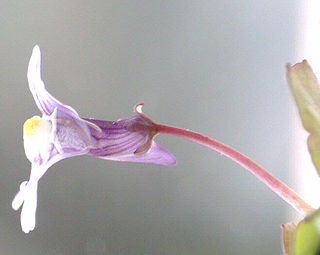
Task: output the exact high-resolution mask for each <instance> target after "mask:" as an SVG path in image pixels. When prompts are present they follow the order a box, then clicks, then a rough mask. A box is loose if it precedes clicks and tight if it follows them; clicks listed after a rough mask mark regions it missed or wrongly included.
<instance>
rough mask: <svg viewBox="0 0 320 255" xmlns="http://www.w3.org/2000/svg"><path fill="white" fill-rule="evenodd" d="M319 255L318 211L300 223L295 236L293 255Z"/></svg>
mask: <svg viewBox="0 0 320 255" xmlns="http://www.w3.org/2000/svg"><path fill="white" fill-rule="evenodd" d="M319 254H320V210H317V211H315V212H314V213H313V214H311V215H310V216H307V217H306V218H305V219H304V220H303V221H301V222H300V223H299V225H298V227H297V229H296V234H295V255H319Z"/></svg>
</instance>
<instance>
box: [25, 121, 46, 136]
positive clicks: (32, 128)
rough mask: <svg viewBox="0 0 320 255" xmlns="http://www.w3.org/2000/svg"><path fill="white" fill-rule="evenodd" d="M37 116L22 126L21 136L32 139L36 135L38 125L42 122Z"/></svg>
mask: <svg viewBox="0 0 320 255" xmlns="http://www.w3.org/2000/svg"><path fill="white" fill-rule="evenodd" d="M43 121H44V120H42V119H41V118H40V117H39V116H34V117H32V118H30V119H28V120H26V122H25V123H24V124H23V135H24V136H28V137H32V136H34V135H35V134H36V133H37V130H38V128H39V125H40V124H41V123H42V122H43Z"/></svg>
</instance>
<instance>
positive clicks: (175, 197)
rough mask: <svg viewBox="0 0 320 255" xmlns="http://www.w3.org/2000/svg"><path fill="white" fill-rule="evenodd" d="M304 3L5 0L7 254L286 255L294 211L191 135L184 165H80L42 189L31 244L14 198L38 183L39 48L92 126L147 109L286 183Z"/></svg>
mask: <svg viewBox="0 0 320 255" xmlns="http://www.w3.org/2000/svg"><path fill="white" fill-rule="evenodd" d="M298 16H299V8H298V2H297V1H292V0H287V1H269V0H265V1H263V0H261V1H254V0H246V1H214V0H200V1H199V0H197V1H189V0H185V1H150V0H144V1H118V0H107V1H93V0H92V1H62V0H61V1H40V0H39V1H12V0H11V1H0V24H1V25H0V38H1V42H0V56H1V60H0V70H1V75H0V86H1V93H0V116H1V121H0V130H1V132H0V136H1V137H0V148H1V155H0V160H1V167H0V169H1V178H0V205H1V206H0V253H1V254H54V255H55V254H118V255H119V254H228V255H230V254H246V255H249V254H260V255H264V254H266V255H267V254H268V255H269V254H280V253H281V244H280V235H281V229H280V224H281V223H284V222H287V221H289V220H290V219H288V218H286V211H288V210H291V208H289V206H288V205H287V204H285V202H283V201H282V200H281V199H280V198H278V197H277V196H276V195H275V194H274V193H272V192H271V191H269V190H268V189H267V188H266V187H265V186H264V185H263V184H261V183H260V182H259V181H258V180H256V179H255V178H254V177H253V176H252V175H251V174H250V173H248V172H247V171H245V170H244V169H242V168H241V167H240V166H238V165H236V164H235V163H233V162H232V161H230V160H229V159H226V158H225V157H223V156H221V155H219V154H218V153H215V152H212V151H210V150H209V149H207V148H205V147H202V146H200V145H197V144H193V143H191V142H189V141H185V140H183V139H181V138H176V137H172V136H165V135H161V136H159V137H157V138H156V140H157V142H158V143H160V144H161V145H163V146H165V147H166V148H167V149H169V150H170V151H171V152H172V153H174V155H175V156H176V158H177V159H178V161H179V162H178V165H177V166H175V167H163V166H157V165H147V164H134V163H121V162H112V161H104V160H101V159H95V158H90V157H78V158H72V159H67V160H64V161H61V162H59V163H57V164H56V165H54V166H53V167H51V169H50V170H49V171H48V172H47V174H46V175H45V176H44V178H43V179H42V180H41V182H40V186H39V200H38V211H37V226H36V229H35V231H33V232H32V233H30V234H28V235H26V234H24V233H23V232H22V231H21V229H20V219H19V217H20V212H19V213H17V212H14V211H13V210H12V209H11V201H12V198H13V197H14V195H15V194H16V192H17V190H18V186H19V184H20V182H21V181H23V180H25V179H27V178H28V177H29V169H30V166H29V162H28V161H27V159H26V157H25V155H24V150H23V142H22V125H23V122H24V121H25V120H26V119H27V118H29V117H31V116H33V115H39V111H38V109H37V108H36V105H35V103H34V101H33V98H32V96H31V93H30V92H29V90H28V84H27V80H26V71H27V64H28V61H29V58H30V55H31V50H32V47H33V46H34V45H35V44H39V45H40V47H41V50H42V56H43V58H42V61H43V65H42V75H43V79H44V81H45V83H46V86H47V89H48V90H49V91H50V92H51V93H52V94H53V95H54V96H56V97H57V98H58V99H59V100H61V101H62V102H64V103H66V104H69V105H71V106H73V107H74V108H75V109H76V110H77V111H78V113H79V114H80V115H81V116H83V117H95V118H98V119H107V120H114V119H118V118H121V117H128V116H130V115H132V114H133V113H132V109H133V106H134V105H135V104H136V103H139V102H144V103H145V107H144V112H145V113H147V114H148V116H150V117H151V118H153V119H154V120H155V121H157V122H160V123H167V124H171V125H175V126H179V127H184V128H188V129H191V130H195V131H198V132H201V133H203V134H206V135H209V136H212V137H214V138H216V139H218V140H220V141H223V142H224V143H226V144H229V145H231V146H232V147H234V148H236V149H238V150H239V151H241V152H243V153H245V154H247V155H248V156H250V157H252V158H253V159H254V160H256V161H257V162H259V163H260V164H262V165H263V166H265V167H266V168H267V169H268V170H269V171H270V172H272V173H273V174H275V175H276V176H278V177H279V178H280V179H282V180H288V178H289V176H290V175H291V174H290V173H289V161H290V157H289V154H290V144H291V142H290V139H292V137H291V136H290V128H291V127H290V123H291V122H290V119H291V117H290V114H291V115H292V114H296V112H295V111H293V110H292V109H293V108H292V107H293V101H292V99H291V96H290V92H289V90H288V88H287V85H286V82H285V64H286V63H287V62H291V63H294V62H297V61H300V60H301V59H300V58H299V57H300V56H298V53H297V48H298V45H297V40H296V39H297V37H298V34H299V32H298V30H297V23H298Z"/></svg>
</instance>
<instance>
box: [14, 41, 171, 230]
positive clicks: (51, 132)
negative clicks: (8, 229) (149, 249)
mask: <svg viewBox="0 0 320 255" xmlns="http://www.w3.org/2000/svg"><path fill="white" fill-rule="evenodd" d="M40 65H41V55H40V49H39V47H38V46H35V47H34V49H33V52H32V56H31V58H30V62H29V66H28V82H29V88H30V90H31V92H32V95H33V97H34V100H35V102H36V104H37V106H38V108H39V109H40V111H41V112H42V117H39V116H34V117H32V118H30V119H28V120H27V121H26V122H25V123H24V126H23V140H24V149H25V153H26V156H27V158H28V159H29V161H30V162H31V174H30V178H29V181H24V182H22V183H21V185H20V191H19V192H18V194H17V195H16V197H15V198H14V200H13V202H12V207H13V208H14V209H15V210H18V209H19V208H20V207H21V206H22V211H21V227H22V230H23V231H24V232H25V233H29V232H30V231H31V230H33V229H34V228H35V222H36V220H35V218H36V208H37V188H38V181H39V180H40V178H41V177H42V176H43V175H44V174H45V172H46V171H47V170H48V168H49V167H50V166H52V165H53V164H54V163H56V162H58V161H60V160H62V159H65V158H69V157H73V156H79V155H91V156H95V157H99V158H103V159H110V160H117V161H132V162H145V163H155V164H161V165H174V164H175V163H176V160H175V157H174V156H173V155H172V154H171V153H169V152H168V151H166V150H165V149H164V148H162V147H160V146H159V145H157V144H156V143H155V142H153V140H152V139H153V137H154V135H155V134H156V133H157V132H156V131H155V125H154V123H153V122H152V121H151V120H150V119H149V118H147V117H146V116H145V115H143V114H142V112H141V110H140V108H141V105H138V106H137V107H136V115H134V116H133V117H131V118H128V119H123V120H119V121H103V120H95V119H82V118H80V117H79V115H78V113H77V112H76V111H75V110H74V109H73V108H71V107H70V106H68V105H65V104H63V103H61V102H59V101H58V100H57V99H55V98H54V97H53V96H52V95H50V94H49V92H48V91H47V90H46V89H45V86H44V83H43V81H42V79H41V70H40Z"/></svg>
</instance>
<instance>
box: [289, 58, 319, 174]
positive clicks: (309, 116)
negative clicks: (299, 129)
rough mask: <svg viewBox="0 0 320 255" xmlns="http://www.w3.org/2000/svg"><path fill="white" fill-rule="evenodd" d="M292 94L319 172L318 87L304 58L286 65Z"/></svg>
mask: <svg viewBox="0 0 320 255" xmlns="http://www.w3.org/2000/svg"><path fill="white" fill-rule="evenodd" d="M287 75H288V81H289V84H290V87H291V89H292V92H293V96H294V98H295V100H296V103H297V105H298V108H299V112H300V116H301V119H302V123H303V126H304V128H305V129H306V130H307V131H308V132H309V133H310V136H309V138H308V147H309V151H310V154H311V157H312V160H313V164H314V165H315V167H316V169H317V171H318V174H320V89H319V83H318V80H317V77H316V76H315V74H314V73H313V71H312V68H311V66H310V65H309V64H308V62H307V61H306V60H304V61H303V62H301V63H298V64H295V65H294V66H288V67H287Z"/></svg>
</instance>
